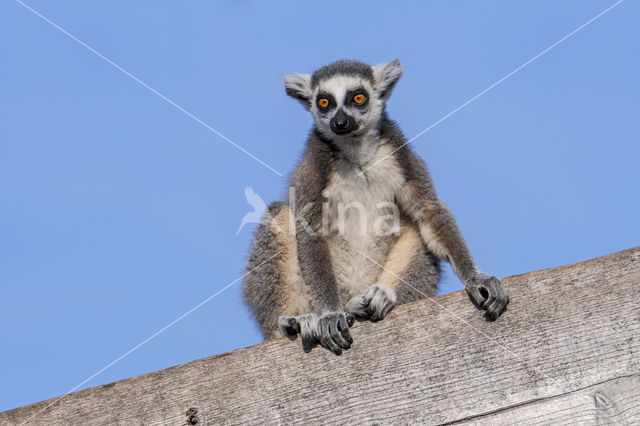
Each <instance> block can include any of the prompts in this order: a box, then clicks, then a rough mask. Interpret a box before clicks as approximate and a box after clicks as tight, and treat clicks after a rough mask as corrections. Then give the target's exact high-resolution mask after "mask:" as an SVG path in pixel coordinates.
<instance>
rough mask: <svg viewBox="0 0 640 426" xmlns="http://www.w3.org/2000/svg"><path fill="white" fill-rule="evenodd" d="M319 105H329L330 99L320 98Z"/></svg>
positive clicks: (324, 106) (323, 106) (321, 106)
mask: <svg viewBox="0 0 640 426" xmlns="http://www.w3.org/2000/svg"><path fill="white" fill-rule="evenodd" d="M318 106H320V108H326V107H328V106H329V99H327V98H320V99H318Z"/></svg>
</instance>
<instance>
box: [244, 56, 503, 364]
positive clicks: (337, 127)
mask: <svg viewBox="0 0 640 426" xmlns="http://www.w3.org/2000/svg"><path fill="white" fill-rule="evenodd" d="M401 74H402V67H401V65H400V63H399V62H398V60H395V61H393V62H389V63H384V64H379V65H376V66H373V67H372V66H370V65H368V64H365V63H362V62H357V61H347V60H341V61H338V62H334V63H332V64H330V65H327V66H325V67H323V68H320V69H319V70H317V71H316V72H314V73H313V74H311V75H309V74H290V75H286V76H285V78H284V80H285V87H286V92H287V94H288V95H290V96H292V97H294V98H296V99H297V100H298V101H300V102H301V103H302V104H303V105H304V107H305V108H306V109H307V110H309V111H310V112H311V114H312V115H313V118H314V122H315V126H314V127H313V129H312V131H311V133H310V135H309V137H308V139H307V145H306V149H305V151H304V154H303V157H302V160H301V162H300V164H299V165H298V167H297V169H296V170H295V172H294V173H293V175H292V176H291V178H290V182H289V197H288V200H287V201H285V202H276V203H273V204H271V205H270V206H269V207H268V209H267V210H266V212H265V214H264V216H263V219H262V222H261V224H260V225H259V227H258V229H257V230H256V236H255V240H254V242H253V244H252V246H251V251H250V254H249V261H248V266H247V273H248V274H247V275H246V277H245V279H244V285H243V293H244V298H245V300H246V302H247V304H248V305H249V307H250V308H251V310H252V313H253V315H254V317H255V319H256V320H257V322H258V323H259V325H260V327H261V329H262V333H263V335H264V337H265V338H266V339H271V338H274V337H277V335H278V334H279V331H278V330H280V331H282V332H283V333H284V334H285V335H295V334H296V333H298V332H300V334H301V335H302V337H303V342H304V339H306V340H307V342H310V341H316V342H317V343H319V344H321V345H322V346H324V347H326V348H327V349H329V350H331V351H333V352H334V353H336V354H340V353H341V352H342V350H343V349H348V348H349V347H350V345H351V343H352V339H351V337H350V335H349V327H350V325H351V324H352V321H353V318H354V317H361V318H368V319H371V320H380V319H382V318H384V317H385V315H387V313H388V312H389V311H390V310H391V309H392V308H393V306H394V305H397V304H400V303H406V302H410V301H413V300H417V299H420V298H424V297H428V296H433V295H434V294H435V291H436V286H437V283H438V281H439V279H440V263H439V262H440V260H439V259H444V260H447V261H449V262H450V263H451V265H452V267H453V270H454V271H455V272H456V274H457V275H458V277H459V278H460V279H461V280H462V282H463V283H464V284H465V286H466V289H467V291H468V293H469V295H470V296H471V298H472V299H473V300H474V301H475V302H476V304H477V305H478V306H479V307H480V308H482V309H484V310H486V311H487V312H486V316H487V318H489V319H492V320H493V319H496V318H497V317H498V316H499V315H500V313H501V312H502V311H503V310H504V308H505V306H506V305H507V303H508V295H507V292H506V290H505V288H504V287H503V285H502V283H501V282H500V280H499V279H497V278H495V277H491V276H488V275H485V274H484V273H482V272H481V271H480V270H479V269H478V268H477V266H476V264H475V262H474V260H473V257H472V256H471V253H470V252H469V249H468V248H467V245H466V243H465V241H464V239H463V238H462V235H461V233H460V231H459V230H458V227H457V225H456V222H455V220H454V218H453V216H452V214H451V213H450V212H449V210H448V209H447V207H446V206H445V205H444V204H443V203H442V202H441V201H440V200H439V199H438V197H437V196H436V192H435V189H434V187H433V184H432V182H431V179H430V177H429V174H428V172H427V169H426V167H425V165H424V164H423V163H422V161H421V160H420V159H419V158H418V157H417V156H416V155H415V154H414V152H413V151H412V150H411V148H410V147H409V146H408V145H406V140H405V138H404V137H403V135H402V133H401V132H400V130H399V129H398V128H397V126H396V124H395V123H394V122H393V121H391V120H390V119H389V118H388V117H387V114H386V112H385V103H386V101H387V99H389V96H390V95H391V91H392V89H393V87H394V86H395V84H396V82H397V81H398V79H399V78H400V76H401ZM345 302H346V304H345Z"/></svg>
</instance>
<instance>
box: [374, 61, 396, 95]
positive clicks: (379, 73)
mask: <svg viewBox="0 0 640 426" xmlns="http://www.w3.org/2000/svg"><path fill="white" fill-rule="evenodd" d="M372 68H373V78H374V79H375V84H374V87H375V89H376V91H377V92H378V96H379V97H380V98H381V99H383V100H385V101H386V100H387V99H389V96H391V91H393V88H394V87H395V85H396V83H397V82H398V80H399V79H400V76H401V75H402V65H400V61H399V60H397V59H394V60H393V61H391V62H383V63H380V64H378V65H375V66H374V67H372Z"/></svg>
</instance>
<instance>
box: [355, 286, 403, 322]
mask: <svg viewBox="0 0 640 426" xmlns="http://www.w3.org/2000/svg"><path fill="white" fill-rule="evenodd" d="M396 301H397V297H396V292H395V291H394V290H393V289H392V288H391V287H388V286H386V285H384V284H376V285H372V286H371V287H369V289H368V290H367V292H366V293H365V294H364V295H361V296H356V297H354V298H353V299H351V300H349V302H348V303H347V306H346V309H347V312H351V313H352V314H354V315H355V316H357V317H359V318H365V319H370V320H372V321H380V320H381V319H383V318H384V317H386V316H387V314H388V313H389V312H391V309H393V307H394V306H395V305H396Z"/></svg>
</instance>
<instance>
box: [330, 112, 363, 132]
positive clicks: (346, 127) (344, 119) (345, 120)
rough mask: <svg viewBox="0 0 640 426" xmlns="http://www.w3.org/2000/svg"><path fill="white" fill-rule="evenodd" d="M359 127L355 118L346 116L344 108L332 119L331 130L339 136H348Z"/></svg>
mask: <svg viewBox="0 0 640 426" xmlns="http://www.w3.org/2000/svg"><path fill="white" fill-rule="evenodd" d="M357 127H358V126H356V122H355V120H354V119H353V117H350V116H349V115H348V114H346V113H345V112H344V111H343V110H342V108H340V110H338V112H337V113H336V115H335V116H334V117H333V118H332V119H331V130H333V133H335V134H337V135H346V134H347V133H351V132H352V131H354V130H356V128H357Z"/></svg>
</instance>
